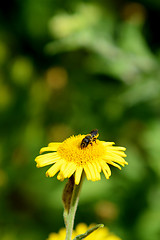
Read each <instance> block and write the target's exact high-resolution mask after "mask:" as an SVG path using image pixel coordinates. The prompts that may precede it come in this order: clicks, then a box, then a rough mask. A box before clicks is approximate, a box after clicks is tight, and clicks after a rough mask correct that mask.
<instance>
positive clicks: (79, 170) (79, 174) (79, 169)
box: [75, 166, 83, 185]
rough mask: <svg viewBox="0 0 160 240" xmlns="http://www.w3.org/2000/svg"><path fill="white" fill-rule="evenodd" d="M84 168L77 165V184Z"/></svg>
mask: <svg viewBox="0 0 160 240" xmlns="http://www.w3.org/2000/svg"><path fill="white" fill-rule="evenodd" d="M82 171H83V168H82V167H81V166H79V167H77V170H76V172H75V184H76V185H78V184H79V182H80V179H81V176H82Z"/></svg>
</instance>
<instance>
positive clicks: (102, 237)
mask: <svg viewBox="0 0 160 240" xmlns="http://www.w3.org/2000/svg"><path fill="white" fill-rule="evenodd" d="M93 226H94V225H93V224H92V225H90V226H89V227H87V225H86V224H84V223H80V224H78V225H77V227H76V229H75V230H74V231H73V233H72V239H74V238H75V237H76V236H77V235H79V234H82V233H85V232H86V231H87V230H88V229H90V228H92V227H93ZM65 236H66V229H65V228H62V229H61V230H60V231H59V232H58V233H50V235H49V237H48V239H47V240H65ZM85 239H86V240H93V239H95V240H121V239H120V238H119V237H117V236H116V235H114V234H113V233H110V231H109V230H108V228H106V227H103V228H99V229H97V230H95V231H94V232H92V233H91V234H90V235H88V236H87V237H86V238H85Z"/></svg>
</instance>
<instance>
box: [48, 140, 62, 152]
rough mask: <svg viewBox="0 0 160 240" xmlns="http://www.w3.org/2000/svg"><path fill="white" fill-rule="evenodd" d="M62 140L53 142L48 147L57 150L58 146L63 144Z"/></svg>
mask: <svg viewBox="0 0 160 240" xmlns="http://www.w3.org/2000/svg"><path fill="white" fill-rule="evenodd" d="M61 144H62V143H61V142H51V143H49V144H48V147H51V148H53V149H54V150H52V151H57V149H58V147H59V146H60V145H61Z"/></svg>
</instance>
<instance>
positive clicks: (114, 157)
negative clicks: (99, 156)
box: [104, 153, 125, 164]
mask: <svg viewBox="0 0 160 240" xmlns="http://www.w3.org/2000/svg"><path fill="white" fill-rule="evenodd" d="M104 159H105V160H106V161H107V160H111V161H113V162H117V163H122V164H124V163H125V160H124V158H122V157H120V156H118V155H117V154H114V153H108V155H106V156H105V157H104Z"/></svg>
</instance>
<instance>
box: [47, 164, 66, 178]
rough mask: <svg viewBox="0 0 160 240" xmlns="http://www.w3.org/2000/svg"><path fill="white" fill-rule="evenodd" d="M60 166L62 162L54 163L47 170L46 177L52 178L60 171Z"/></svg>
mask: <svg viewBox="0 0 160 240" xmlns="http://www.w3.org/2000/svg"><path fill="white" fill-rule="evenodd" d="M62 164H63V162H62V161H58V162H56V163H55V164H54V165H53V166H52V167H50V168H49V169H48V171H47V172H46V176H47V177H48V176H49V177H53V176H54V175H55V174H56V173H57V172H58V171H59V170H60V168H61V165H62Z"/></svg>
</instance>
